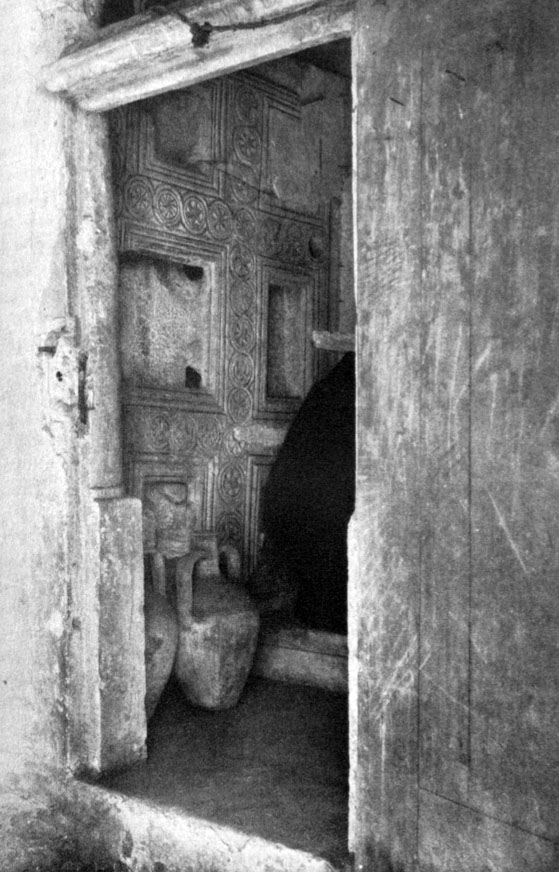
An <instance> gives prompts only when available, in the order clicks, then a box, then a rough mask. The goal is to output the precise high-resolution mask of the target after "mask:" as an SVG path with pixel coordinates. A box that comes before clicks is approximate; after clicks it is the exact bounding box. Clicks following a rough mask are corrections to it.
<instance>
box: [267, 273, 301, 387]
mask: <svg viewBox="0 0 559 872" xmlns="http://www.w3.org/2000/svg"><path fill="white" fill-rule="evenodd" d="M305 290H306V289H305V287H304V286H303V287H301V285H298V284H294V283H291V282H290V283H283V284H275V283H273V282H271V283H270V284H269V285H268V318H267V322H268V323H267V325H266V327H267V329H266V345H267V353H266V398H267V399H276V400H277V399H289V398H290V399H302V398H303V393H304V390H305V370H306V365H305V364H306V361H305V338H306V337H305V328H306V308H307V305H306V304H307V301H306V293H305Z"/></svg>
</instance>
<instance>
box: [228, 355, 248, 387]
mask: <svg viewBox="0 0 559 872" xmlns="http://www.w3.org/2000/svg"><path fill="white" fill-rule="evenodd" d="M229 378H230V380H231V383H232V384H234V385H235V386H236V387H241V388H246V387H248V386H249V385H250V384H251V383H252V380H253V378H254V361H253V359H252V357H250V356H249V355H248V354H244V353H235V354H233V355H231V357H230V359H229Z"/></svg>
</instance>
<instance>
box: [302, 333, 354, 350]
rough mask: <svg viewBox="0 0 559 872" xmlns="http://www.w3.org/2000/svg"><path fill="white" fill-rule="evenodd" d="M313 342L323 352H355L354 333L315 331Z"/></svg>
mask: <svg viewBox="0 0 559 872" xmlns="http://www.w3.org/2000/svg"><path fill="white" fill-rule="evenodd" d="M312 342H313V345H314V347H315V348H319V349H320V350H321V351H355V334H354V333H329V332H328V331H327V330H313V334H312Z"/></svg>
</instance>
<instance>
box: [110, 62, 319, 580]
mask: <svg viewBox="0 0 559 872" xmlns="http://www.w3.org/2000/svg"><path fill="white" fill-rule="evenodd" d="M272 112H274V113H275V115H274V121H273V125H272V128H273V131H275V133H274V134H273V135H274V136H276V138H278V139H279V138H280V137H279V129H280V127H281V119H282V118H283V119H285V120H286V122H287V121H289V125H290V130H291V131H292V132H294V131H297V130H298V124H299V122H300V117H301V107H300V102H299V97H298V95H297V94H296V93H295V92H294V91H291V90H289V89H288V88H285V87H283V86H279V85H276V84H273V83H271V82H268V81H266V80H264V79H261V78H257V77H256V76H253V75H250V74H249V75H246V74H239V75H234V76H229V77H228V78H227V79H224V80H218V81H212V82H207V83H204V84H201V85H198V86H196V87H194V88H191V89H189V90H188V91H180V92H173V93H170V94H165V95H163V96H161V97H157V98H154V99H153V100H151V101H145V102H143V103H139V104H134V105H131V106H129V107H127V108H126V109H121V110H118V111H116V112H114V113H112V119H111V120H112V127H113V149H114V158H115V163H114V172H115V180H116V189H115V200H116V212H117V218H118V235H119V244H120V251H121V252H122V253H123V256H124V259H123V262H122V269H121V272H122V275H121V291H122V300H121V304H122V328H123V332H122V345H123V371H124V418H125V433H126V443H125V446H126V456H127V465H128V470H129V478H128V480H129V487H131V489H132V490H133V492H135V493H139V492H138V481H137V478H138V475H137V474H138V473H140V477H142V478H143V477H144V476H146V475H147V476H149V474H150V473H149V470H150V468H151V469H152V471H155V469H157V473H158V480H159V481H161V480H162V479H161V474H162V472H164V470H165V468H167V469H168V470H169V471H170V470H173V476H175V475H176V471H177V470H178V469H179V468H180V466H181V464H182V466H183V468H184V470H185V474H186V475H187V477H188V478H189V480H190V482H191V483H192V482H196V486H195V489H196V490H197V489H199V488H200V487H201V488H202V489H203V492H202V493H200V494H199V495H198V496H197V497H196V502H197V504H198V505H197V511H196V523H197V524H198V525H199V526H201V527H202V529H204V528H206V529H207V528H212V529H214V530H215V531H216V532H217V535H218V539H219V540H220V542H231V543H234V544H235V545H236V546H237V547H239V548H240V550H241V552H244V553H243V562H244V566H245V570H246V569H247V563H248V562H251V561H252V560H253V558H254V556H255V554H256V549H257V547H258V527H259V523H258V520H257V514H258V512H257V514H256V515H255V511H256V509H255V507H254V506H253V502H251V500H252V501H254V500H256V501H257V502H258V500H259V493H260V490H261V484H262V482H263V480H264V477H265V476H264V473H265V470H266V467H267V466H269V464H270V463H271V461H272V459H273V456H274V453H275V449H274V448H272V449H271V450H270V451H269V453H268V454H266V450H264V455H265V456H264V455H262V453H261V452H262V444H263V443H266V441H267V439H266V437H265V436H264V435H263V432H264V429H266V428H267V427H268V425H271V427H272V428H273V430H274V432H276V433H277V432H278V428H284V427H285V425H286V423H287V422H288V421H289V420H290V419H291V417H292V416H293V414H294V413H295V412H296V410H297V408H298V407H299V405H300V403H301V400H302V399H303V397H304V396H305V394H306V393H307V392H308V390H309V389H310V387H311V385H312V383H313V381H314V379H315V378H316V376H317V374H318V359H317V355H316V352H315V351H314V350H313V348H312V345H311V336H312V330H313V329H324V328H325V327H326V326H327V309H328V305H327V300H328V258H327V256H326V255H325V252H326V240H327V239H328V233H329V228H328V220H327V210H326V208H325V204H324V203H322V204H321V205H320V207H319V208H316V205H317V204H316V203H315V202H313V203H312V208H310V201H311V199H312V198H310V197H307V196H306V195H305V197H303V198H302V199H301V202H300V203H295V202H294V200H293V197H292V196H290V203H289V206H288V203H287V201H283V200H282V198H281V196H278V194H281V191H280V187H281V185H280V184H279V183H280V181H281V180H280V178H279V176H278V179H277V182H278V184H277V185H276V188H277V190H274V187H273V179H270V177H269V173H270V172H272V173H273V172H275V171H276V170H278V172H279V169H280V168H282V169H281V173H280V175H281V176H282V179H284V181H285V176H286V172H285V171H286V169H287V167H289V165H290V163H291V162H292V151H290V152H289V154H287V153H286V155H284V156H281V155H275V156H274V157H273V159H272V160H271V154H270V150H271V149H273V148H275V145H274V142H273V137H272V136H271V134H270V130H271V128H270V117H271V113H272ZM298 135H299V134H298ZM287 138H288V139H289V137H287ZM284 139H285V136H284V137H283V139H282V142H281V143H280V144H279V147H280V148H281V149H286V148H287V145H286V143H285V142H284V141H283V140H284ZM309 160H310V158H309ZM316 171H317V170H316V167H315V168H314V169H313V167H306V170H305V172H307V173H308V174H309V179H310V180H311V182H310V183H311V186H312V179H313V178H314V176H313V173H314V174H316ZM267 181H271V182H272V184H271V185H268V184H267ZM282 184H283V182H282ZM307 193H308V192H307ZM138 255H140V258H138ZM251 428H252V429H251ZM239 430H244V431H245V432H254V433H255V434H256V435H255V439H256V442H255V443H253V444H250V443H245V444H243V443H242V440H239V439H238V438H237V433H238V431H239ZM262 440H263V442H262ZM256 456H259V457H261V460H262V462H258V463H256V465H255V460H254V458H255V457H256ZM140 470H141V472H140ZM260 474H262V479H260V478H259V476H260ZM255 476H256V478H255ZM173 480H174V481H176V480H177V479H176V478H173Z"/></svg>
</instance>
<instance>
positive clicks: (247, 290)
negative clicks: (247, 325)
mask: <svg viewBox="0 0 559 872" xmlns="http://www.w3.org/2000/svg"><path fill="white" fill-rule="evenodd" d="M229 300H230V302H231V309H232V310H233V312H234V313H235V315H249V314H251V313H252V312H253V310H254V308H255V306H256V290H255V288H254V285H251V284H249V283H248V282H243V281H241V280H240V279H238V280H236V281H234V282H233V283H232V285H231V291H230V293H229Z"/></svg>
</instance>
